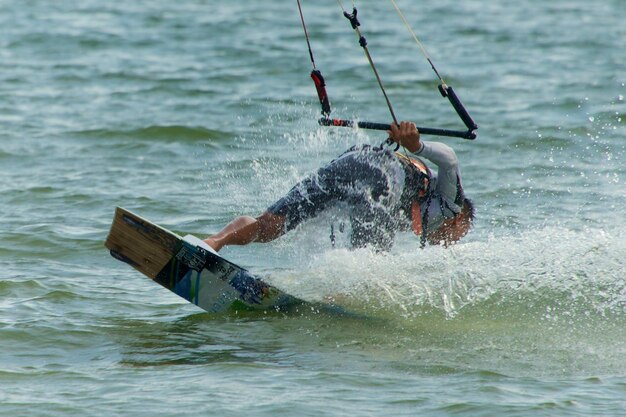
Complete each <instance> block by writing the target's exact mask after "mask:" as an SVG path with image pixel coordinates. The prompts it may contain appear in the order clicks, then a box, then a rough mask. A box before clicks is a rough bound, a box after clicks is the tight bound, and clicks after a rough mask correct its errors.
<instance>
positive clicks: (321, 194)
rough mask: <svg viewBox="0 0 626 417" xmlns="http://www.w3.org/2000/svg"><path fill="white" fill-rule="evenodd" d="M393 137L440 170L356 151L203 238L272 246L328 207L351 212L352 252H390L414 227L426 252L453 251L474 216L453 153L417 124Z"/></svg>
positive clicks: (215, 244)
mask: <svg viewBox="0 0 626 417" xmlns="http://www.w3.org/2000/svg"><path fill="white" fill-rule="evenodd" d="M387 133H388V134H389V138H390V139H391V140H392V141H393V142H395V143H397V144H399V145H400V146H402V147H404V148H405V149H406V150H407V151H409V152H411V153H412V154H413V155H415V156H418V157H421V158H425V159H428V160H429V161H431V162H432V163H433V164H435V165H436V166H437V173H433V172H431V171H430V170H429V169H428V167H427V166H426V165H425V164H424V163H423V162H422V161H421V160H420V159H419V158H416V157H415V156H408V155H406V154H402V153H399V152H393V151H392V150H391V149H389V148H387V149H375V148H371V147H367V146H365V147H360V148H358V147H355V148H353V149H351V150H349V151H347V152H345V153H344V154H342V155H340V156H339V157H337V158H336V159H335V160H333V161H332V162H330V163H329V164H328V165H326V166H324V167H322V168H320V169H319V170H318V171H317V173H315V174H313V175H310V176H309V177H307V178H305V179H304V180H302V181H301V182H299V183H298V184H297V185H296V186H294V187H293V188H292V189H291V190H290V191H289V193H287V195H286V196H284V197H283V198H281V199H280V200H278V201H277V202H276V203H274V204H273V205H271V206H270V207H269V208H268V209H267V211H265V212H264V213H263V214H261V215H260V216H259V217H257V218H253V217H249V216H241V217H237V218H236V219H234V220H233V221H231V222H230V223H229V224H228V225H227V226H226V227H225V228H224V229H223V230H221V231H220V232H218V233H216V234H215V235H213V236H210V237H208V238H207V239H205V242H206V243H207V244H208V245H209V246H211V247H212V248H213V249H215V250H216V251H219V250H220V249H221V248H222V247H224V246H226V245H246V244H248V243H251V242H269V241H272V240H274V239H276V238H278V237H280V236H282V235H283V234H284V233H286V232H287V231H290V230H292V229H294V228H295V227H296V226H297V225H298V224H300V223H301V222H302V221H304V220H306V219H309V218H312V217H315V216H316V215H317V214H319V213H320V212H321V211H323V210H324V209H327V208H330V207H334V206H337V205H339V206H340V207H343V208H344V209H346V210H347V212H348V213H349V215H350V221H351V224H352V235H351V242H352V245H353V246H355V247H363V246H371V247H374V248H375V249H377V250H388V249H389V248H390V247H391V245H392V244H393V239H394V236H395V233H396V231H401V230H409V229H411V230H413V232H414V233H415V234H416V235H420V236H421V239H422V247H423V245H424V244H425V241H426V240H428V242H429V243H431V244H443V245H444V246H448V245H450V244H453V243H455V242H456V241H458V240H459V239H461V238H462V237H463V236H465V234H467V232H468V231H469V229H470V226H471V225H472V222H473V219H474V207H473V205H472V202H471V201H470V200H469V199H467V198H465V196H464V193H463V187H462V184H461V176H460V172H459V167H458V160H457V157H456V154H455V153H454V151H453V150H452V148H450V147H449V146H447V145H444V144H441V143H438V142H422V141H421V140H420V135H419V132H418V130H417V128H416V127H415V124H413V123H410V122H401V123H400V126H398V125H396V124H392V126H391V129H390V130H389V131H388V132H387Z"/></svg>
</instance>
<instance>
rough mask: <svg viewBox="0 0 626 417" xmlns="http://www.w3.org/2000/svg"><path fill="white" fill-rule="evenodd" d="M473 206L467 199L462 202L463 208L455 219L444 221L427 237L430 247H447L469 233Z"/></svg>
mask: <svg viewBox="0 0 626 417" xmlns="http://www.w3.org/2000/svg"><path fill="white" fill-rule="evenodd" d="M474 216H475V214H474V204H473V203H472V201H471V200H470V199H469V198H466V199H464V200H463V208H462V209H461V212H460V213H459V214H457V215H456V216H455V217H453V218H450V219H445V220H444V221H443V223H442V224H441V226H439V228H437V230H434V231H432V232H430V233H429V234H428V236H427V239H428V243H430V244H431V245H443V246H448V245H451V244H454V243H456V242H457V241H459V240H460V239H461V238H462V237H463V236H465V235H466V234H467V232H469V229H470V228H471V226H472V224H473V222H474Z"/></svg>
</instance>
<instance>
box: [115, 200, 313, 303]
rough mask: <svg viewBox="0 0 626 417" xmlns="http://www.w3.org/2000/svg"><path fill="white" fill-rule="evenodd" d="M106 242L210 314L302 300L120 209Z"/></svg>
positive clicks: (202, 245)
mask: <svg viewBox="0 0 626 417" xmlns="http://www.w3.org/2000/svg"><path fill="white" fill-rule="evenodd" d="M105 246H106V247H107V249H109V251H110V253H111V255H112V256H113V257H114V258H116V259H118V260H120V261H122V262H125V263H127V264H129V265H131V266H132V267H133V268H135V269H136V270H138V271H139V272H141V273H142V274H144V275H146V276H147V277H148V278H151V279H152V280H154V281H156V282H158V283H159V284H161V285H162V286H164V287H165V288H167V289H168V290H170V291H172V292H174V293H175V294H178V295H179V296H181V297H183V298H184V299H185V300H187V301H189V302H190V303H193V304H195V305H197V306H198V307H201V308H202V309H204V310H206V311H209V312H223V311H226V310H228V309H229V308H231V307H233V306H237V305H239V306H241V305H242V304H243V305H244V306H246V307H247V308H253V309H270V308H273V309H278V308H280V307H284V306H288V305H293V304H298V303H303V301H301V300H299V299H297V298H295V297H292V296H291V295H288V294H285V293H283V292H282V291H280V290H279V289H278V288H276V287H273V286H271V285H269V284H267V283H265V282H264V281H263V280H261V279H259V278H257V277H255V276H253V275H252V274H250V273H249V272H248V271H247V270H245V269H243V268H241V267H240V266H238V265H236V264H234V263H232V262H230V261H228V260H226V259H224V258H222V257H221V256H220V255H218V254H217V252H215V251H214V250H213V249H212V248H211V247H210V246H208V245H207V244H206V243H205V242H203V241H202V240H200V239H198V238H197V237H195V236H192V235H187V236H185V237H180V236H178V235H177V234H175V233H173V232H171V231H169V230H167V229H164V228H162V227H160V226H158V225H156V224H154V223H151V222H150V221H148V220H146V219H144V218H142V217H140V216H138V215H136V214H133V213H131V212H130V211H128V210H125V209H123V208H121V207H118V208H117V209H116V210H115V217H114V219H113V223H112V225H111V231H110V232H109V235H108V237H107V239H106V242H105Z"/></svg>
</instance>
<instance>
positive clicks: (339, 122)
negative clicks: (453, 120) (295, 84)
mask: <svg viewBox="0 0 626 417" xmlns="http://www.w3.org/2000/svg"><path fill="white" fill-rule="evenodd" d="M318 123H319V124H320V125H322V126H337V127H358V128H361V129H372V130H384V131H387V130H389V129H391V125H389V124H385V123H374V122H362V121H356V120H345V119H330V118H328V117H322V118H321V119H319V120H318ZM417 130H418V131H419V132H420V134H421V135H433V136H447V137H453V138H461V139H469V140H474V139H476V134H475V133H474V132H473V131H471V130H468V131H465V132H464V131H460V130H448V129H437V128H430V127H418V128H417Z"/></svg>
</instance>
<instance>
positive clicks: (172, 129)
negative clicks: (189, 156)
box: [72, 125, 233, 142]
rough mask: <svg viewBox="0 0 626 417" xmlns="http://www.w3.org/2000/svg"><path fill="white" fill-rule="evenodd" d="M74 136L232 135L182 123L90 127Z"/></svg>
mask: <svg viewBox="0 0 626 417" xmlns="http://www.w3.org/2000/svg"><path fill="white" fill-rule="evenodd" d="M72 134H73V135H75V136H80V137H88V138H94V139H101V138H124V139H141V140H143V139H149V140H164V141H170V140H171V141H177V142H181V141H190V142H193V141H210V142H221V141H226V140H229V139H231V138H232V137H233V135H232V133H230V132H224V131H219V130H212V129H207V128H205V127H201V126H182V125H164V126H161V125H153V126H147V127H143V128H138V129H121V130H116V129H106V128H103V129H92V130H82V131H75V132H72Z"/></svg>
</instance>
